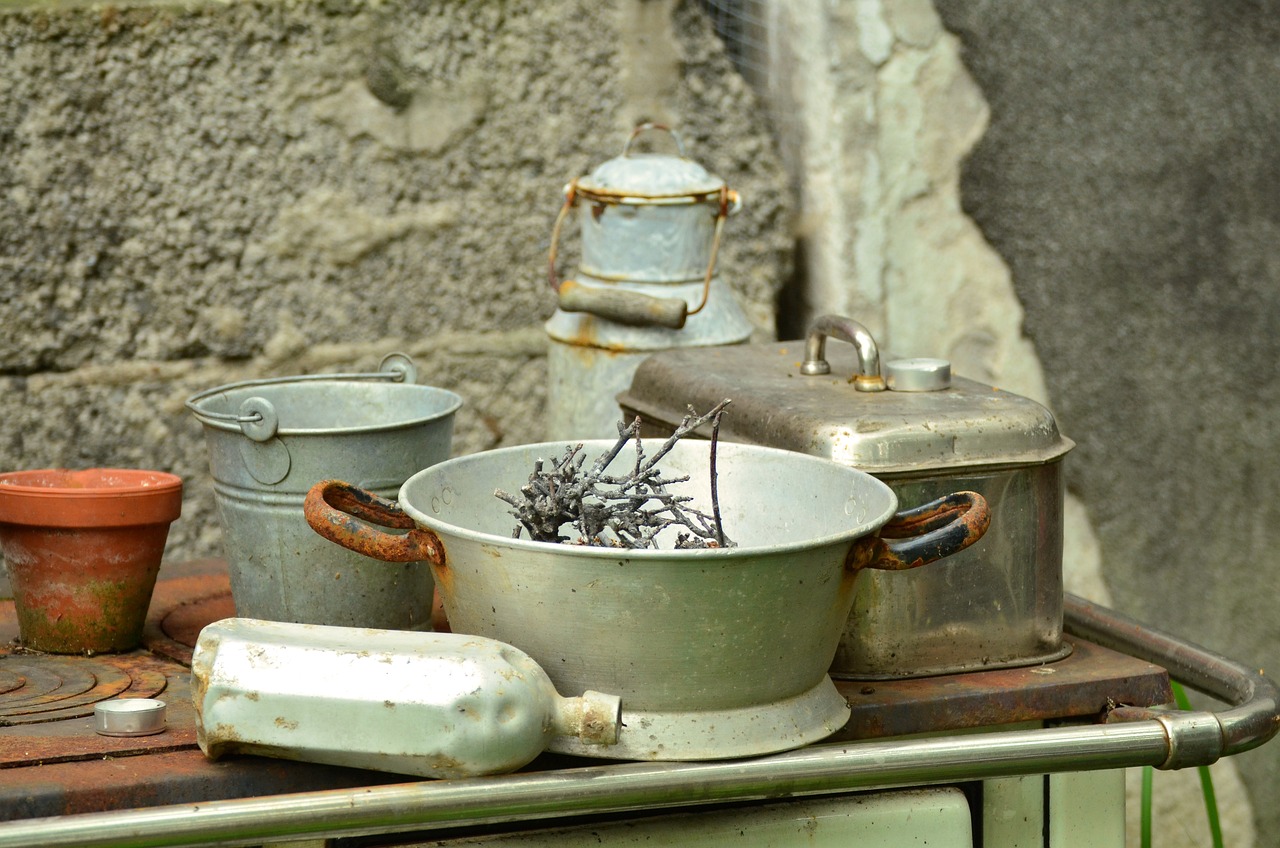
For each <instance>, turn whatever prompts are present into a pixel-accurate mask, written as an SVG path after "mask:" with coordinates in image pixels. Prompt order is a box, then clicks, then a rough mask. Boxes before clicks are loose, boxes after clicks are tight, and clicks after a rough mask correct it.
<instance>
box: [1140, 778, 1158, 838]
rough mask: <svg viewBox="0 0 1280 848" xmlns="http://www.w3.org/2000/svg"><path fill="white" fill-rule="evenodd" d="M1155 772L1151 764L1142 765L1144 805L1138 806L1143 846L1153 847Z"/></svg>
mask: <svg viewBox="0 0 1280 848" xmlns="http://www.w3.org/2000/svg"><path fill="white" fill-rule="evenodd" d="M1154 772H1155V769H1153V768H1152V767H1151V766H1143V767H1142V806H1141V807H1139V808H1138V809H1139V812H1140V813H1141V819H1140V824H1141V827H1142V830H1141V833H1142V848H1151V777H1152V775H1153V774H1154Z"/></svg>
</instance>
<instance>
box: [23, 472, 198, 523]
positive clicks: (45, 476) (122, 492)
mask: <svg viewBox="0 0 1280 848" xmlns="http://www.w3.org/2000/svg"><path fill="white" fill-rule="evenodd" d="M181 513H182V478H181V477H178V476H177V475H176V474H170V473H168V472H167V471H152V470H145V469H135V468H87V469H80V470H72V469H66V468H42V469H34V470H31V471H11V472H7V473H0V525H4V524H12V525H20V526H27V527H50V528H53V527H86V528H87V527H129V526H139V525H146V524H161V523H163V524H167V523H169V522H172V521H174V520H175V519H177V518H178V516H179V515H181Z"/></svg>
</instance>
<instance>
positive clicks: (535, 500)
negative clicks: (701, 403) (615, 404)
mask: <svg viewBox="0 0 1280 848" xmlns="http://www.w3.org/2000/svg"><path fill="white" fill-rule="evenodd" d="M728 405H729V401H728V400H727V399H726V400H723V401H721V402H720V403H718V404H716V406H715V407H714V408H713V409H711V410H710V411H709V412H707V413H706V414H705V415H698V414H697V413H696V412H694V410H693V408H692V407H690V409H689V413H688V414H687V415H685V416H684V418H683V419H682V420H681V421H680V425H679V426H678V427H676V429H675V431H674V432H673V433H672V434H671V436H670V437H668V438H667V440H666V441H665V442H663V443H662V446H661V447H659V448H658V450H657V452H656V453H654V455H653V456H651V457H646V456H645V452H644V446H643V445H642V444H641V441H640V419H638V418H637V419H636V420H635V421H632V422H631V424H630V425H624V424H623V423H622V422H619V423H618V441H617V442H615V443H614V445H613V447H611V448H610V449H609V450H607V451H605V452H604V453H603V454H601V455H600V456H599V457H598V458H597V459H596V460H595V462H593V463H592V464H591V465H590V467H588V468H586V470H585V471H584V470H583V468H584V466H585V465H586V455H585V454H584V453H583V451H582V445H581V444H577V445H571V446H568V447H567V448H566V450H565V453H564V455H563V456H561V457H560V458H559V459H558V460H556V461H555V462H553V463H550V464H549V465H548V463H546V462H545V461H544V460H541V459H539V460H538V461H537V462H536V463H534V469H533V473H532V474H530V475H529V482H528V483H526V484H525V485H523V486H521V487H520V492H519V494H510V493H508V492H504V491H503V490H501V489H498V490H497V491H495V492H494V495H495V496H497V497H499V498H501V499H502V500H504V501H506V502H507V503H508V504H510V505H511V506H512V507H513V508H512V510H511V514H512V515H513V516H515V517H516V519H517V520H518V521H519V522H520V525H519V526H518V527H516V529H515V532H514V533H513V534H512V535H513V536H514V537H516V538H519V537H520V534H521V532H522V531H524V530H527V531H528V532H529V537H530V538H531V539H534V540H535V541H539V542H567V543H571V544H580V545H599V546H611V547H621V548H656V547H657V546H658V544H657V540H656V537H657V536H658V534H659V533H661V532H662V531H664V530H666V529H667V528H668V527H677V528H680V531H679V533H678V534H677V536H676V542H675V547H677V548H708V547H733V545H734V543H733V542H732V541H731V540H730V539H729V538H728V537H727V536H725V534H724V528H723V527H721V526H720V503H719V494H718V492H717V489H716V471H715V468H716V465H715V462H716V460H715V457H716V439H717V437H718V434H719V431H720V416H721V415H723V414H724V410H725V407H726V406H728ZM707 422H711V423H712V431H711V432H712V441H711V468H710V474H711V513H710V514H707V513H705V512H703V511H702V510H700V509H697V508H695V507H693V506H690V502H691V501H692V500H693V498H691V497H688V496H684V495H676V494H673V493H672V492H670V491H668V489H667V487H668V486H670V485H672V484H674V483H683V482H686V481H687V480H688V479H689V478H688V477H676V478H672V479H668V478H665V477H663V476H662V472H661V471H659V470H658V468H657V465H658V463H659V462H660V461H661V460H662V458H663V457H665V456H666V455H667V454H668V453H670V452H671V449H672V448H673V447H675V444H676V442H678V441H679V440H680V439H681V438H683V437H684V436H687V435H688V434H689V433H692V432H693V431H694V430H696V429H698V428H699V427H701V426H703V425H704V424H706V423H707ZM632 440H634V441H635V447H636V458H635V462H634V464H633V465H632V467H631V470H630V471H629V472H628V473H626V474H623V475H609V474H605V473H604V472H605V469H606V468H608V466H609V464H610V463H611V462H613V461H614V459H616V458H617V457H618V455H619V454H620V453H621V452H622V450H623V448H625V447H626V446H627V443H629V442H631V441H632ZM565 524H571V525H572V526H573V528H574V530H575V531H576V538H574V537H569V536H563V535H561V534H560V528H561V527H563V526H564V525H565Z"/></svg>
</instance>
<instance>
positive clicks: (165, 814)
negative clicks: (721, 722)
mask: <svg viewBox="0 0 1280 848" xmlns="http://www.w3.org/2000/svg"><path fill="white" fill-rule="evenodd" d="M1065 616H1066V629H1067V631H1068V632H1069V633H1072V634H1073V635H1075V636H1078V637H1080V638H1083V639H1087V640H1089V641H1091V642H1095V643H1097V644H1100V645H1102V646H1104V647H1107V648H1110V649H1112V650H1116V651H1120V652H1122V653H1127V654H1129V655H1131V656H1134V657H1137V658H1139V659H1142V660H1145V661H1147V662H1151V663H1154V664H1156V665H1160V666H1162V667H1164V668H1165V669H1167V670H1168V671H1169V673H1170V675H1171V676H1172V677H1173V678H1174V679H1177V680H1179V681H1181V682H1183V683H1185V684H1187V685H1189V686H1191V687H1192V688H1194V689H1197V690H1199V691H1201V692H1203V693H1205V694H1207V695H1211V696H1213V697H1215V698H1217V699H1219V700H1222V701H1224V702H1226V703H1228V704H1230V707H1229V708H1228V709H1225V710H1221V711H1190V712H1181V711H1176V710H1161V709H1136V708H1130V707H1124V706H1120V707H1118V708H1116V709H1115V710H1113V711H1111V713H1110V714H1109V716H1108V719H1107V721H1106V722H1104V723H1101V724H1095V725H1082V726H1064V727H1050V728H1043V729H1038V730H1011V731H993V732H990V733H980V734H968V735H952V736H942V737H933V738H926V739H918V738H909V739H901V740H898V741H894V740H884V741H875V742H853V743H840V744H820V745H814V746H810V747H808V748H804V749H801V750H798V751H793V752H789V753H785V754H776V755H772V756H768V757H761V758H757V759H751V760H732V761H719V762H700V763H626V764H621V765H599V766H588V767H582V768H570V769H559V770H554V771H544V772H536V773H529V774H514V775H503V776H499V777H484V778H468V779H461V780H446V781H424V782H417V783H407V784H398V785H390V786H377V787H370V788H367V789H357V790H346V789H344V790H324V791H318V792H304V793H298V794H293V795H277V796H268V797H262V798H253V799H243V800H230V801H213V802H209V803H202V804H182V805H173V806H167V807H154V808H147V809H135V810H121V811H113V812H103V813H88V814H82V815H75V816H59V817H54V818H43V819H28V820H25V821H15V822H8V823H0V848H11V846H23V845H31V844H39V845H41V846H45V848H56V847H57V846H67V848H71V846H82V848H108V846H137V845H148V846H193V845H213V844H217V845H223V846H226V845H259V844H269V843H272V842H296V841H297V840H300V839H321V838H334V837H340V836H357V835H371V834H388V833H408V832H427V831H435V830H441V829H444V828H455V827H464V826H475V825H490V824H497V823H503V822H515V821H536V820H541V819H549V818H559V817H567V816H574V815H582V814H600V813H623V812H631V811H637V810H654V809H664V808H675V807H687V806H690V805H695V804H708V803H721V802H729V801H752V800H763V799H779V798H790V797H798V796H807V795H821V794H829V793H835V792H848V791H854V790H872V789H889V788H897V787H903V786H918V785H927V784H942V783H955V782H958V781H969V780H983V779H989V778H998V777H1014V776H1018V775H1027V774H1044V773H1051V772H1063V771H1089V770H1096V769H1116V768H1129V767H1135V766H1155V767H1157V768H1163V769H1177V768H1186V767H1190V766H1199V765H1208V764H1210V763H1213V762H1215V761H1216V760H1218V759H1219V758H1220V757H1224V756H1230V755H1232V754H1237V753H1240V752H1243V751H1247V750H1250V749H1252V748H1255V747H1257V746H1259V745H1261V744H1263V743H1264V742H1266V741H1268V740H1269V739H1271V738H1272V737H1273V736H1275V735H1276V732H1277V730H1280V688H1277V686H1276V684H1275V683H1273V682H1272V681H1271V680H1270V679H1269V678H1267V677H1266V676H1265V675H1264V674H1263V672H1261V671H1256V670H1254V669H1251V668H1248V667H1246V666H1243V665H1241V664H1240V663H1238V662H1235V661H1233V660H1230V659H1227V658H1225V657H1223V656H1220V655H1218V654H1216V653H1213V652H1212V651H1209V650H1207V649H1205V648H1202V647H1199V646H1197V645H1194V644H1191V643H1188V642H1184V641H1182V640H1180V639H1177V638H1176V637H1174V636H1171V635H1168V634H1166V633H1162V632H1159V631H1156V630H1152V629H1149V628H1146V627H1144V626H1143V625H1141V624H1139V623H1137V622H1136V621H1133V620H1132V619H1129V618H1127V617H1125V616H1123V615H1121V614H1119V613H1116V612H1114V611H1112V610H1109V609H1106V608H1104V607H1100V606H1097V605H1095V604H1092V603H1090V602H1088V601H1085V600H1083V599H1081V598H1077V597H1075V596H1071V595H1068V596H1067V599H1066V605H1065Z"/></svg>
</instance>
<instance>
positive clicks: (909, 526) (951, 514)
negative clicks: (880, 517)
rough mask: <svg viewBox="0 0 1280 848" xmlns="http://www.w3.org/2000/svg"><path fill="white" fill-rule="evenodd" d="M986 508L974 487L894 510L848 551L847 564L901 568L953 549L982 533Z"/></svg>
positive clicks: (924, 562)
mask: <svg viewBox="0 0 1280 848" xmlns="http://www.w3.org/2000/svg"><path fill="white" fill-rule="evenodd" d="M990 525H991V509H990V507H988V506H987V501H986V498H984V497H982V495H980V494H978V493H977V492H953V493H951V494H949V495H944V496H943V497H940V498H938V499H937V500H934V501H930V502H929V503H926V504H922V505H921V506H917V507H915V508H913V509H905V510H903V511H902V512H899V513H897V514H896V515H894V516H893V518H891V519H889V522H888V523H887V524H885V525H884V526H883V527H881V528H880V532H879V533H878V534H876V535H874V536H864V537H863V538H861V539H859V540H858V541H857V542H855V543H854V545H853V548H852V549H851V550H850V551H849V559H848V560H847V564H848V565H849V567H851V568H855V569H861V568H875V569H880V570H882V571H902V570H905V569H908V568H918V567H919V566H922V565H928V564H929V563H931V562H935V561H937V560H940V559H942V558H944V557H948V556H951V555H952V554H954V553H958V552H960V551H962V550H964V549H965V548H967V547H969V546H970V545H972V544H973V543H974V542H976V541H978V540H979V539H981V538H982V535H983V534H984V533H986V532H987V528H988V527H989V526H990Z"/></svg>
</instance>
